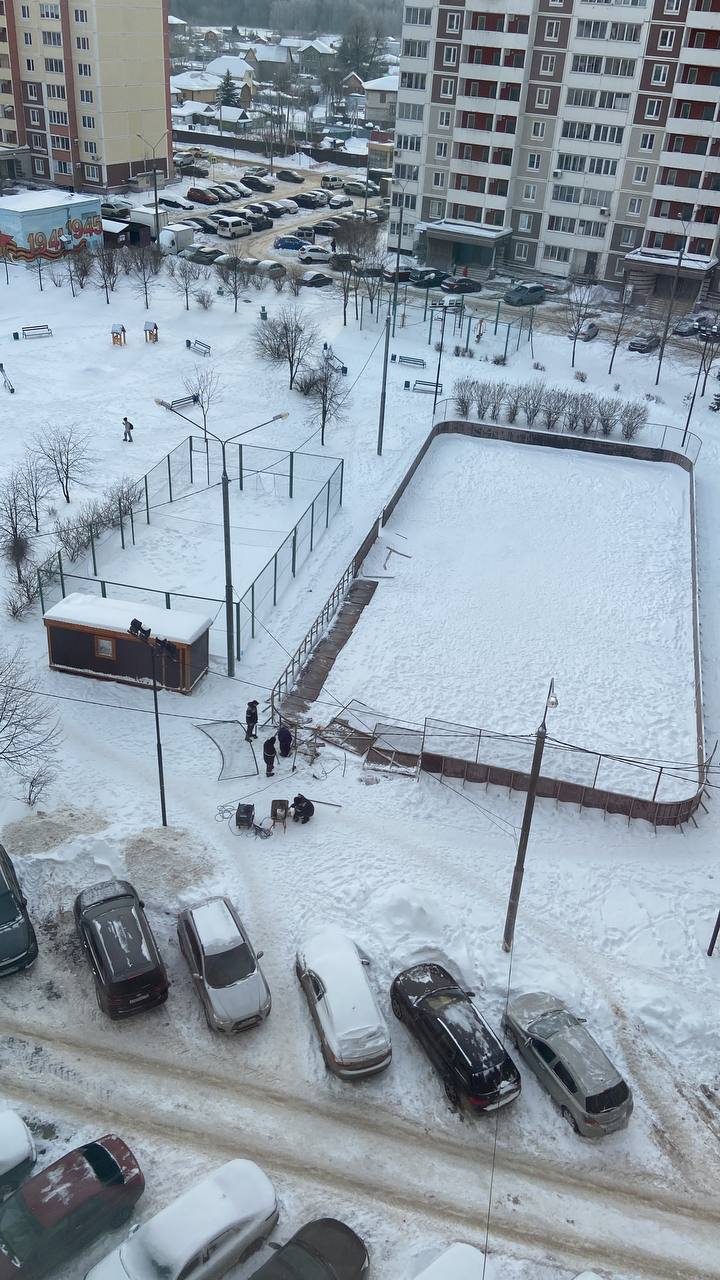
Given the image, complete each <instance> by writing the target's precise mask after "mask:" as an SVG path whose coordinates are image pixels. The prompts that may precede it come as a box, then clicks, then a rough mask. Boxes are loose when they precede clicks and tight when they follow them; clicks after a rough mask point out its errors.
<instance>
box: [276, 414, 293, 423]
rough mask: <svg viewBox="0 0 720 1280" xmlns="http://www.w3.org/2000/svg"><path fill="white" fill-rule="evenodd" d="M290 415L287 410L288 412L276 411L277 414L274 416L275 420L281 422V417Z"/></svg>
mask: <svg viewBox="0 0 720 1280" xmlns="http://www.w3.org/2000/svg"><path fill="white" fill-rule="evenodd" d="M289 417H290V414H289V413H287V412H286V413H276V414H275V417H274V418H273V422H279V421H280V419H281V418H289Z"/></svg>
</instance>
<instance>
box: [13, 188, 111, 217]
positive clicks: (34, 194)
mask: <svg viewBox="0 0 720 1280" xmlns="http://www.w3.org/2000/svg"><path fill="white" fill-rule="evenodd" d="M88 201H91V202H94V203H95V204H97V207H98V212H99V211H100V197H99V196H93V195H86V196H80V195H74V194H67V195H66V194H65V193H64V192H62V191H58V189H57V187H55V188H53V190H52V191H20V192H18V194H17V195H16V196H2V198H0V212H2V210H3V209H5V210H10V211H12V212H13V213H29V212H31V211H32V210H33V209H65V208H67V206H68V205H72V204H87V203H88Z"/></svg>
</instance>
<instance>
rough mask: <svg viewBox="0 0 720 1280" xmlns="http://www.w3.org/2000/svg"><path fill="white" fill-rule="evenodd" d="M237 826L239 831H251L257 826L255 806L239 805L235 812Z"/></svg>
mask: <svg viewBox="0 0 720 1280" xmlns="http://www.w3.org/2000/svg"><path fill="white" fill-rule="evenodd" d="M235 826H236V827H237V828H238V831H249V830H250V828H251V827H254V826H255V805H254V804H239V805H238V807H237V809H236V810H235Z"/></svg>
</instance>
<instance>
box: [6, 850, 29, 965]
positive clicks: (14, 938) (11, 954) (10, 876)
mask: <svg viewBox="0 0 720 1280" xmlns="http://www.w3.org/2000/svg"><path fill="white" fill-rule="evenodd" d="M37 953H38V944H37V938H36V937H35V930H34V929H33V927H32V924H31V923H30V917H29V915H28V913H27V906H26V902H25V895H24V894H23V891H22V889H21V888H20V881H19V880H18V878H17V876H16V874H15V868H14V866H13V864H12V862H11V860H10V855H9V854H8V853H7V851H6V850H5V849H4V848H3V846H2V845H1V844H0V975H1V976H4V975H5V974H8V973H17V972H18V970H19V969H27V967H28V965H31V964H32V963H33V961H34V960H35V959H36V958H37Z"/></svg>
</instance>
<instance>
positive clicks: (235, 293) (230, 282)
mask: <svg viewBox="0 0 720 1280" xmlns="http://www.w3.org/2000/svg"><path fill="white" fill-rule="evenodd" d="M223 257H225V258H227V259H228V261H227V262H222V263H220V264H219V265H218V266H216V268H215V270H216V272H217V274H218V276H219V277H220V280H221V282H222V286H223V288H224V289H227V291H228V293H229V294H230V297H231V298H232V300H233V302H234V304H235V305H234V311H235V314H236V315H237V309H238V301H239V299H240V295H241V293H242V291H243V289H244V288H245V287H246V285H247V280H248V272H247V269H246V267H245V266H244V265H243V262H242V258H241V256H240V250H239V249H238V247H237V245H235V244H234V245H231V246H230V248H229V249H228V251H227V253H226V254H224V255H223Z"/></svg>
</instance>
